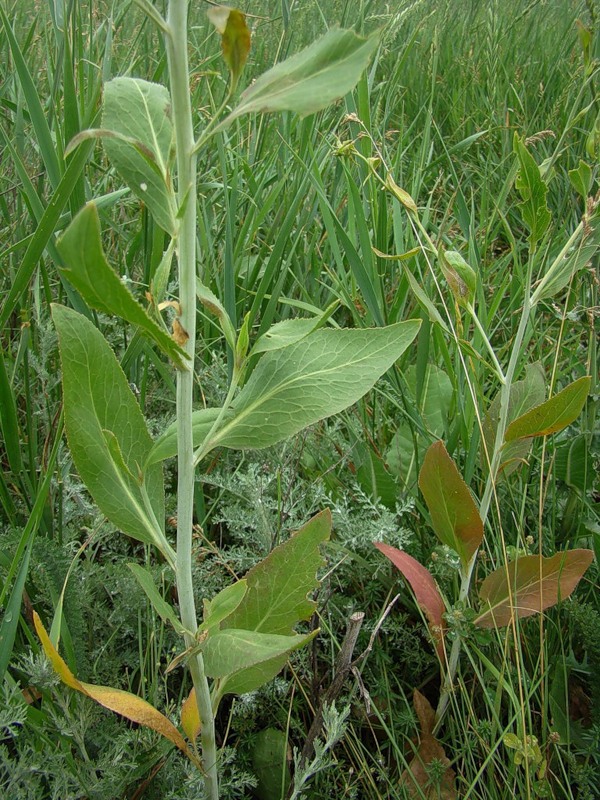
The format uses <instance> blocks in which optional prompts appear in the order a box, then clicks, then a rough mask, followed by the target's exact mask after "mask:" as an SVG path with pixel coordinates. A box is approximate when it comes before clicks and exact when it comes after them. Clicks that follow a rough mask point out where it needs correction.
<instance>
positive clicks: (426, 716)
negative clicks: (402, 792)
mask: <svg viewBox="0 0 600 800" xmlns="http://www.w3.org/2000/svg"><path fill="white" fill-rule="evenodd" d="M413 705H414V707H415V712H416V714H417V717H418V719H419V725H420V727H421V737H420V742H419V746H418V748H417V751H416V753H415V756H414V758H413V759H412V761H411V762H410V764H409V765H408V768H407V769H405V770H404V772H403V773H402V775H401V776H400V786H403V787H405V789H406V791H407V795H408V797H410V798H415V800H416V798H419V799H420V800H423V798H426V800H457V798H458V794H457V793H456V786H455V783H454V779H455V773H454V770H453V769H452V768H451V766H450V759H449V758H448V757H447V756H446V753H445V752H444V748H443V747H442V745H441V744H440V743H439V742H438V740H437V739H436V738H435V737H434V735H433V733H432V731H433V726H434V724H435V711H434V710H433V708H432V707H431V704H430V702H429V700H427V698H426V697H424V696H423V695H422V694H421V692H419V691H418V690H417V689H415V690H414V692H413ZM435 761H438V762H440V764H441V765H442V766H443V767H444V772H443V774H442V778H441V781H439V783H438V782H437V781H435V782H434V781H432V779H431V778H430V774H429V773H430V772H431V769H430V765H431V764H432V763H433V762H435Z"/></svg>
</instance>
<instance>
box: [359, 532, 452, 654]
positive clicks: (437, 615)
mask: <svg viewBox="0 0 600 800" xmlns="http://www.w3.org/2000/svg"><path fill="white" fill-rule="evenodd" d="M375 547H376V548H377V549H378V550H379V551H380V552H381V553H383V555H384V556H386V557H387V558H389V560H390V561H391V562H392V564H393V565H394V566H395V567H397V568H398V569H399V570H400V572H401V573H402V575H403V576H404V578H405V579H406V580H407V581H408V583H409V585H410V588H411V589H412V590H413V594H414V595H415V599H416V601H417V603H418V605H419V608H420V609H421V610H422V611H423V613H424V614H425V616H426V617H427V619H428V621H429V630H430V632H431V636H432V638H433V640H434V641H435V643H436V650H437V652H438V655H439V656H440V659H443V656H444V644H443V641H444V627H445V626H444V618H443V615H444V613H445V611H446V606H445V605H444V601H443V600H442V596H441V595H440V591H439V589H438V587H437V584H436V582H435V580H434V578H433V575H432V574H431V572H429V570H428V569H427V568H426V567H424V566H423V565H422V564H419V562H418V561H417V560H416V559H415V558H413V557H412V556H409V555H408V553H405V552H403V551H402V550H398V549H397V548H396V547H391V546H390V545H389V544H383V543H382V542H375Z"/></svg>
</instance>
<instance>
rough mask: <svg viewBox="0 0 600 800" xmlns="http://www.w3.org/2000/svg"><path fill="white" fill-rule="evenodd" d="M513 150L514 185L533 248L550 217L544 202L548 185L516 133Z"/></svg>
mask: <svg viewBox="0 0 600 800" xmlns="http://www.w3.org/2000/svg"><path fill="white" fill-rule="evenodd" d="M514 151H515V153H516V155H517V158H518V161H519V172H518V174H517V178H516V180H515V186H516V188H517V190H518V192H519V194H520V195H521V197H522V198H523V199H522V202H521V203H519V208H520V210H521V216H522V217H523V221H524V222H525V224H526V225H527V227H528V228H529V243H530V246H531V249H532V250H535V248H536V245H537V243H538V242H539V241H540V239H541V238H542V236H543V235H544V233H545V232H546V230H547V228H548V225H550V221H551V219H552V217H551V215H550V211H549V209H548V205H547V203H546V195H547V194H548V187H547V185H546V183H545V182H544V180H542V176H541V174H540V168H539V167H538V165H537V164H536V163H535V161H534V159H533V156H532V155H531V153H530V152H529V151H528V150H527V148H526V147H525V144H524V143H523V142H522V141H521V139H520V138H519V136H518V134H517V133H515V137H514Z"/></svg>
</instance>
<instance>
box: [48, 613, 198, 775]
mask: <svg viewBox="0 0 600 800" xmlns="http://www.w3.org/2000/svg"><path fill="white" fill-rule="evenodd" d="M33 623H34V625H35V629H36V631H37V634H38V636H39V637H40V641H41V643H42V647H43V649H44V652H45V653H46V655H47V656H48V658H49V660H50V663H51V664H52V667H53V668H54V671H55V672H56V674H57V675H58V676H59V678H60V679H61V681H62V682H63V683H65V684H66V685H67V686H69V687H70V688H71V689H75V690H76V691H78V692H81V693H82V694H85V695H86V696H87V697H91V698H92V700H95V701H96V702H97V703H99V704H100V705H101V706H104V708H108V709H109V710H110V711H114V712H116V713H117V714H120V715H121V716H122V717H125V718H126V719H129V720H131V722H136V723H138V724H139V725H144V726H145V727H147V728H151V729H152V730H153V731H156V732H157V733H160V734H161V735H162V736H165V737H166V738H167V739H169V741H171V742H173V744H174V745H176V746H177V747H178V748H179V749H180V750H181V751H182V752H183V753H185V754H186V755H187V756H188V757H190V758H192V760H194V758H193V755H192V754H191V753H190V751H189V750H188V747H187V745H186V743H185V739H184V738H183V736H182V735H181V734H180V733H179V731H178V730H177V728H176V727H175V726H174V725H173V724H172V722H170V721H169V720H168V719H167V717H165V716H164V714H161V713H160V711H158V710H157V709H156V708H154V706H151V705H150V703H147V702H146V701H145V700H142V698H141V697H138V696H137V695H135V694H131V693H130V692H124V691H122V690H121V689H113V687H112V686H95V685H94V684H91V683H83V682H82V681H79V680H77V678H76V677H75V676H74V675H73V673H72V672H71V670H70V669H69V667H68V666H67V665H66V664H65V662H64V661H63V659H62V658H61V657H60V655H59V654H58V651H57V650H56V648H55V647H54V645H53V644H52V642H51V641H50V637H49V636H48V634H47V633H46V630H45V628H44V626H43V625H42V621H41V619H40V618H39V616H38V614H37V613H36V612H35V611H34V612H33Z"/></svg>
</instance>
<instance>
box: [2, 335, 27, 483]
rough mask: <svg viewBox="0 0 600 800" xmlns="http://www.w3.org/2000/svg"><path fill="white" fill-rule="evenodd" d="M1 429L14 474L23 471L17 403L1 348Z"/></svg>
mask: <svg viewBox="0 0 600 800" xmlns="http://www.w3.org/2000/svg"><path fill="white" fill-rule="evenodd" d="M0 408H1V409H2V413H1V414H0V430H1V431H2V440H3V444H4V449H5V451H6V456H7V458H8V463H9V465H10V468H11V471H12V472H13V474H14V475H18V474H19V472H20V471H21V466H22V461H21V442H20V439H21V437H20V434H19V420H18V417H17V404H16V402H15V395H14V392H13V388H12V385H11V382H10V378H9V377H8V372H7V371H6V364H5V363H4V353H3V352H2V351H1V350H0Z"/></svg>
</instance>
